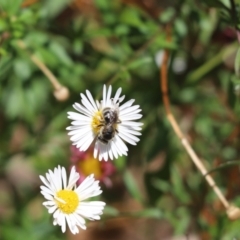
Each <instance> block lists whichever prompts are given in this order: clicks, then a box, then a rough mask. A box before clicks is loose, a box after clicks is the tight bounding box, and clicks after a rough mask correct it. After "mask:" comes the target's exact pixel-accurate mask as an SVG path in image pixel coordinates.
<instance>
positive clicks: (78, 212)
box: [40, 166, 105, 234]
mask: <svg viewBox="0 0 240 240" xmlns="http://www.w3.org/2000/svg"><path fill="white" fill-rule="evenodd" d="M79 177H80V175H79V173H77V172H76V170H75V167H73V168H72V169H71V173H70V177H69V180H68V181H67V174H66V170H65V168H64V167H60V166H58V168H54V171H51V170H49V171H48V173H46V177H43V176H40V179H41V181H42V182H43V184H44V185H42V186H41V187H40V188H41V193H42V195H43V196H44V197H45V199H46V200H47V201H45V202H44V203H43V205H44V206H45V207H46V208H47V209H48V212H49V213H51V214H52V213H53V219H54V220H53V225H59V226H61V229H62V232H65V231H66V226H67V225H68V227H69V229H70V231H71V232H72V233H73V234H76V233H78V232H79V227H80V228H82V229H86V226H85V220H84V218H87V219H89V220H99V219H100V215H101V214H102V211H103V208H104V206H105V203H104V202H101V201H90V202H87V201H86V199H88V198H90V197H94V196H97V195H99V194H101V193H102V191H101V190H100V187H99V181H95V179H94V177H93V174H92V175H90V176H88V177H87V178H85V179H84V181H83V182H82V183H81V184H80V185H79V186H78V187H77V188H76V187H75V186H76V183H77V181H78V180H79Z"/></svg>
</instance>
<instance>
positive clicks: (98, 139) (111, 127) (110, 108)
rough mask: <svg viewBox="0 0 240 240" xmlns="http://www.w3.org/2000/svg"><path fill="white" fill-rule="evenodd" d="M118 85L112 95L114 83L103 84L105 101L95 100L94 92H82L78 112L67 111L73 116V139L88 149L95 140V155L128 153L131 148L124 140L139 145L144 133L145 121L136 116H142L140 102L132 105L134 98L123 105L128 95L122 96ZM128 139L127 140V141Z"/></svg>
mask: <svg viewBox="0 0 240 240" xmlns="http://www.w3.org/2000/svg"><path fill="white" fill-rule="evenodd" d="M121 91H122V89H121V88H119V89H118V90H117V92H116V94H115V96H114V97H113V98H111V94H112V86H109V88H108V89H107V88H106V86H105V85H104V87H103V99H102V101H100V102H99V101H94V99H93V97H92V95H91V93H90V92H89V91H88V90H86V95H84V94H82V93H81V94H80V96H81V103H82V105H81V104H79V103H75V104H73V107H74V108H75V110H77V112H78V113H76V112H68V118H70V119H71V120H73V121H72V122H71V124H72V126H69V127H68V128H67V130H69V133H68V134H69V135H71V138H70V140H71V141H72V142H73V145H76V147H77V148H79V150H80V151H86V150H87V149H88V148H89V146H90V145H91V143H92V142H94V141H95V144H94V158H97V157H98V159H99V160H100V161H101V160H102V159H104V160H105V161H107V160H108V158H109V157H110V159H112V160H113V159H114V158H118V156H122V155H125V156H127V151H128V148H127V146H126V144H125V142H127V143H130V144H132V145H136V143H137V142H138V141H139V138H138V137H136V136H138V135H141V133H140V132H139V131H140V130H141V126H142V125H143V124H142V123H139V122H136V121H135V120H137V119H140V118H141V117H142V115H141V114H139V112H141V109H140V108H139V105H133V106H132V104H133V102H134V101H135V100H134V99H132V100H129V101H127V102H126V103H124V104H123V105H121V106H120V103H121V102H122V101H123V100H124V97H125V96H121V97H120V94H121ZM124 141H125V142H124Z"/></svg>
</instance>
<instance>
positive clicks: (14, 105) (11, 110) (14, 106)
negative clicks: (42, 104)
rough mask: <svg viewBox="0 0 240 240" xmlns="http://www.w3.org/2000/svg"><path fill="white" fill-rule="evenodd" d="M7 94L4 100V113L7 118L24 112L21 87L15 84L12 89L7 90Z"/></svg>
mask: <svg viewBox="0 0 240 240" xmlns="http://www.w3.org/2000/svg"><path fill="white" fill-rule="evenodd" d="M7 94H8V96H6V97H5V99H6V100H7V101H5V102H6V114H7V116H8V117H9V118H11V119H13V118H15V117H17V116H20V115H22V113H23V112H24V107H25V106H24V96H23V92H22V89H21V88H20V87H19V86H15V87H13V88H12V89H8V90H7Z"/></svg>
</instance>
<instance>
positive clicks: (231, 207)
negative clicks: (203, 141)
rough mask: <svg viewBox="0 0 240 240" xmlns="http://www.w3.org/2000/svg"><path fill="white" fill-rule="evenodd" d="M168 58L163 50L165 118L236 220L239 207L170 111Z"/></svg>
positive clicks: (231, 216)
mask: <svg viewBox="0 0 240 240" xmlns="http://www.w3.org/2000/svg"><path fill="white" fill-rule="evenodd" d="M168 30H169V29H167V35H168V40H170V39H169V36H170V34H169V31H168ZM168 60H169V51H168V50H164V55H163V61H162V64H161V67H160V85H161V91H162V96H163V103H164V107H165V111H166V115H167V118H168V120H169V122H170V124H171V126H172V128H173V130H174V132H175V134H176V135H177V136H178V138H179V139H180V141H181V143H182V145H183V147H184V148H185V150H186V151H187V153H188V155H189V156H190V158H191V160H192V161H193V163H194V164H195V165H196V167H197V169H198V170H199V171H200V172H201V174H202V175H203V176H204V178H205V179H206V181H207V182H208V184H209V185H210V187H211V188H212V189H213V191H214V192H215V193H216V195H217V197H218V199H219V200H220V201H221V203H222V204H223V206H224V207H225V209H226V214H227V216H228V218H229V219H231V220H236V219H239V218H240V209H239V208H238V207H236V206H234V205H232V204H230V203H229V202H228V200H227V199H226V198H225V196H224V195H223V193H222V192H221V190H220V189H219V187H218V186H217V185H216V183H215V181H214V179H213V178H212V176H210V175H208V171H207V169H206V167H205V166H204V164H203V163H202V161H201V160H200V158H199V157H198V156H197V154H196V153H195V151H194V150H193V148H192V147H191V145H190V143H189V142H188V140H187V138H186V137H185V135H184V134H183V132H182V131H181V129H180V127H179V125H178V123H177V121H176V119H175V118H174V116H173V114H172V112H171V104H170V100H169V97H168V85H167V82H168Z"/></svg>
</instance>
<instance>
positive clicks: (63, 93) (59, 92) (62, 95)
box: [17, 40, 69, 101]
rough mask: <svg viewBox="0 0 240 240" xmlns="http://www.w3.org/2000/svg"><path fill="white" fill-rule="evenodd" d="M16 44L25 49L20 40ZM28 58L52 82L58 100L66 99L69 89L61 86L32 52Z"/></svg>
mask: <svg viewBox="0 0 240 240" xmlns="http://www.w3.org/2000/svg"><path fill="white" fill-rule="evenodd" d="M17 44H18V46H19V47H20V48H21V49H23V50H25V51H27V47H26V45H25V43H24V42H23V41H21V40H19V41H18V42H17ZM29 57H30V59H31V60H32V62H33V63H34V64H35V65H36V66H38V68H39V69H40V70H41V71H42V72H43V73H44V75H45V76H46V77H47V78H48V80H49V81H50V82H51V83H52V85H53V88H54V90H55V91H54V96H55V97H56V98H57V99H58V100H59V101H63V100H66V99H67V98H68V96H69V91H68V89H67V88H66V87H65V86H62V85H61V84H60V83H59V81H58V79H57V78H56V77H55V76H54V75H53V73H52V72H51V71H50V70H49V68H48V67H47V66H46V65H45V64H44V63H43V62H42V61H41V60H40V59H38V58H37V57H36V56H35V55H34V54H29Z"/></svg>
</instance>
